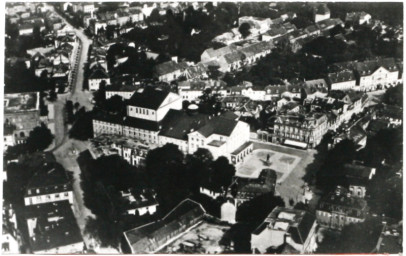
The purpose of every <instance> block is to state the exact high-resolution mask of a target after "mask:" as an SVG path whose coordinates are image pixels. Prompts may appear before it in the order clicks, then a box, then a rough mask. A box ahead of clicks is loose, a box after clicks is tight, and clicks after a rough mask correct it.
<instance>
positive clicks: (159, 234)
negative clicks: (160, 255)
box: [124, 199, 206, 254]
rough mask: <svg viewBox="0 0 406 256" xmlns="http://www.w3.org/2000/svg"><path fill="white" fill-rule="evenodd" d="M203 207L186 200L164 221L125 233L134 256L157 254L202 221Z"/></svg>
mask: <svg viewBox="0 0 406 256" xmlns="http://www.w3.org/2000/svg"><path fill="white" fill-rule="evenodd" d="M205 214H206V211H205V209H204V208H203V206H202V205H201V204H199V203H197V202H195V201H193V200H191V199H185V200H183V201H182V202H181V203H179V204H178V205H177V206H176V207H175V208H174V209H173V210H172V211H171V212H169V213H168V214H167V215H166V216H165V217H163V218H162V219H160V220H158V221H156V222H151V223H149V224H146V225H143V226H140V227H137V228H134V229H131V230H129V231H126V232H124V237H125V239H126V241H127V243H128V245H129V247H130V251H131V253H133V254H146V253H156V252H158V251H159V250H161V249H162V248H164V247H165V246H166V245H167V244H169V243H171V242H173V241H174V240H175V239H176V238H177V237H179V236H180V235H181V234H182V233H184V232H186V231H187V230H190V229H191V228H193V227H194V226H196V225H197V224H198V223H200V222H201V221H202V218H203V217H204V215H205Z"/></svg>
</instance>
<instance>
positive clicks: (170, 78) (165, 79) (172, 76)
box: [158, 70, 183, 83]
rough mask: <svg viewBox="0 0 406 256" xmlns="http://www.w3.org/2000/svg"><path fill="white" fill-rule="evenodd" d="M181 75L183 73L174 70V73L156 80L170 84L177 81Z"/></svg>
mask: <svg viewBox="0 0 406 256" xmlns="http://www.w3.org/2000/svg"><path fill="white" fill-rule="evenodd" d="M182 74H183V72H182V71H181V70H175V71H174V72H171V73H168V74H164V75H160V76H158V80H159V81H162V82H167V83H170V82H172V81H174V80H176V79H178V78H179V77H180V76H181V75H182Z"/></svg>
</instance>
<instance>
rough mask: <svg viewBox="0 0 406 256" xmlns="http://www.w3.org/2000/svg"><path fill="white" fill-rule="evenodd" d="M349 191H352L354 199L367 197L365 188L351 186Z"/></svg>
mask: <svg viewBox="0 0 406 256" xmlns="http://www.w3.org/2000/svg"><path fill="white" fill-rule="evenodd" d="M349 190H350V193H351V196H353V197H359V198H364V197H365V194H366V188H365V186H355V185H350V187H349Z"/></svg>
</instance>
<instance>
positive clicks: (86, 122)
mask: <svg viewBox="0 0 406 256" xmlns="http://www.w3.org/2000/svg"><path fill="white" fill-rule="evenodd" d="M92 120H93V112H92V111H86V110H85V107H82V108H80V109H79V110H78V111H77V112H76V114H75V117H74V123H73V125H72V128H71V129H70V131H69V137H70V138H75V139H78V140H87V139H89V138H92V137H93V123H92V122H93V121H92Z"/></svg>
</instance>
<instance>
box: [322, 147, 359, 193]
mask: <svg viewBox="0 0 406 256" xmlns="http://www.w3.org/2000/svg"><path fill="white" fill-rule="evenodd" d="M355 154H356V147H355V144H354V142H353V141H352V140H348V139H346V140H342V141H340V142H339V143H338V144H337V145H336V146H335V147H334V148H333V149H332V150H330V151H328V152H327V155H326V157H325V159H324V162H323V164H322V165H321V167H320V169H319V170H318V172H317V173H316V186H317V187H318V188H319V189H321V190H323V191H324V192H328V191H330V190H331V189H332V188H334V187H336V186H337V185H343V183H345V177H344V175H343V172H342V168H343V166H344V164H346V163H350V162H351V161H352V160H354V158H355Z"/></svg>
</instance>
